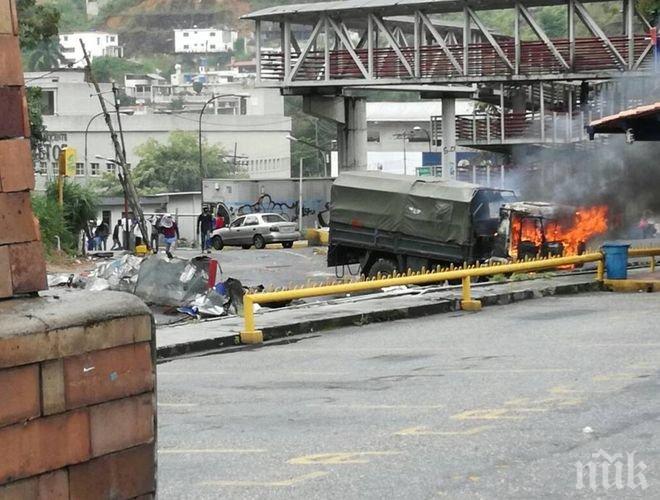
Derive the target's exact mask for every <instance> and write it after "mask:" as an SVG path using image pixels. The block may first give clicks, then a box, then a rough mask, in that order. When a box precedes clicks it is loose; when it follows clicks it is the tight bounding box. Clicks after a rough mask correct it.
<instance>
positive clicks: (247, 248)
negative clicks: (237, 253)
mask: <svg viewBox="0 0 660 500" xmlns="http://www.w3.org/2000/svg"><path fill="white" fill-rule="evenodd" d="M241 248H242V249H243V250H249V249H250V248H252V245H241Z"/></svg>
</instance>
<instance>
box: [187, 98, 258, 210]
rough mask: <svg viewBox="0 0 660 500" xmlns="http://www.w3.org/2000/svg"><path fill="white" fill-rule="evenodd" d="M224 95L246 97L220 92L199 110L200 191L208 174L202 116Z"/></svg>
mask: <svg viewBox="0 0 660 500" xmlns="http://www.w3.org/2000/svg"><path fill="white" fill-rule="evenodd" d="M222 97H246V96H244V95H239V94H220V95H214V96H212V97H211V98H210V99H209V100H208V101H206V102H205V103H204V106H202V110H201V111H200V112H199V127H198V141H199V175H200V178H201V179H202V180H200V191H201V189H202V185H203V184H202V183H203V179H204V176H205V174H206V172H205V170H204V161H203V159H202V117H203V116H204V111H206V107H207V106H208V105H209V104H211V103H212V102H213V101H215V100H216V99H220V98H222ZM202 201H203V200H202Z"/></svg>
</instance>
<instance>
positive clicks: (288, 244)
mask: <svg viewBox="0 0 660 500" xmlns="http://www.w3.org/2000/svg"><path fill="white" fill-rule="evenodd" d="M282 246H283V247H284V248H291V247H292V246H293V241H283V242H282Z"/></svg>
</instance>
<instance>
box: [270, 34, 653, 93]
mask: <svg viewBox="0 0 660 500" xmlns="http://www.w3.org/2000/svg"><path fill="white" fill-rule="evenodd" d="M609 41H610V42H611V45H612V46H613V47H614V48H615V49H616V50H617V51H618V52H619V54H621V55H623V56H626V57H627V56H628V38H627V37H626V36H613V37H610V38H609ZM552 43H553V44H554V46H555V48H556V50H557V52H558V53H559V54H560V55H561V56H562V58H563V59H564V60H565V61H569V58H570V42H569V40H568V39H553V40H552ZM499 45H500V47H501V50H502V52H503V53H504V54H505V56H506V57H507V59H508V60H509V61H514V60H515V42H514V40H513V39H503V40H500V42H499ZM648 45H649V40H648V37H646V36H645V35H635V37H634V40H633V47H634V50H633V54H632V55H633V58H635V61H636V60H637V58H639V57H640V56H641V55H642V54H643V53H644V52H645V51H647V55H648V54H649V52H648V50H647V49H648ZM574 46H575V49H574V59H573V65H572V66H571V68H570V69H566V68H564V67H563V66H562V64H561V62H560V61H559V59H558V58H557V57H556V56H555V55H554V54H553V53H552V52H551V50H550V48H549V47H548V46H547V45H546V44H545V43H543V42H542V41H522V42H521V43H520V59H519V68H518V71H519V73H520V74H524V75H541V74H544V75H545V74H552V73H557V74H558V75H559V74H561V73H580V72H592V71H617V70H618V71H624V70H626V69H627V67H626V64H622V62H621V61H619V60H618V59H617V58H616V57H615V55H614V54H613V53H612V51H611V50H610V49H609V48H608V47H607V46H606V44H605V43H604V42H603V40H601V39H600V38H596V37H590V38H576V39H575V43H574ZM399 51H400V53H401V54H402V56H403V57H404V59H405V60H406V61H407V63H408V66H410V67H413V66H414V64H415V55H416V49H415V48H412V47H401V48H399ZM447 51H449V52H450V53H451V54H452V56H453V58H454V61H455V62H456V63H457V65H458V68H457V67H456V65H454V64H453V62H452V61H451V60H450V58H449V57H448V56H447V53H446V52H445V50H443V49H442V48H441V47H440V46H438V45H421V46H420V47H419V75H418V76H413V75H411V74H410V72H409V71H408V69H407V68H406V65H405V64H404V63H403V62H402V61H401V59H400V58H399V55H398V54H397V52H396V51H395V50H394V49H392V48H389V47H384V48H382V47H381V48H373V49H372V58H373V61H372V64H373V72H372V75H371V76H370V77H371V78H374V79H390V80H391V79H401V80H411V79H434V80H447V81H451V80H452V79H461V78H466V77H468V78H469V77H496V76H510V75H512V74H513V73H514V71H513V69H512V68H510V67H509V66H508V65H507V64H506V63H505V61H504V60H503V59H502V58H501V57H500V55H499V54H498V53H497V51H496V50H495V49H494V48H493V46H492V45H490V44H489V43H471V44H469V45H468V65H467V73H466V74H465V75H463V74H461V71H462V69H463V66H464V64H463V58H464V53H463V46H462V45H455V44H454V45H447ZM353 52H354V54H355V55H356V56H357V58H358V60H359V61H360V62H361V63H362V65H363V67H365V68H366V67H368V64H369V51H368V50H367V49H363V48H360V49H354V51H353ZM299 57H300V54H299V53H296V52H292V53H291V58H290V59H291V63H290V64H291V68H293V67H294V66H295V65H296V63H297V61H298V59H299ZM649 58H650V59H652V58H651V57H650V56H649ZM284 60H285V58H284V53H283V52H281V51H279V52H273V51H268V52H262V53H261V55H260V61H261V66H260V68H261V69H260V78H261V79H262V80H276V81H283V80H284V77H285V62H284ZM328 62H329V67H327V68H326V57H325V52H324V51H322V50H316V51H313V50H310V51H308V52H307V53H306V54H305V56H304V60H303V62H302V63H301V64H300V67H299V68H298V70H297V72H296V74H295V75H294V76H293V78H292V82H304V81H319V80H324V79H327V80H360V79H365V75H364V74H363V73H362V71H361V69H360V67H359V66H358V64H357V63H356V62H355V60H354V59H353V56H352V55H351V53H350V52H349V51H347V50H330V51H329V53H328ZM291 68H289V69H291ZM326 72H328V75H327V78H326Z"/></svg>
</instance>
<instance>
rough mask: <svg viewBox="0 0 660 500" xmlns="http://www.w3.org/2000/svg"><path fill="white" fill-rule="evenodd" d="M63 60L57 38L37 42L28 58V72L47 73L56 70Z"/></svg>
mask: <svg viewBox="0 0 660 500" xmlns="http://www.w3.org/2000/svg"><path fill="white" fill-rule="evenodd" d="M63 60H64V56H63V55H62V47H61V46H60V42H59V40H58V39H57V38H55V37H53V38H50V39H48V40H46V41H43V42H39V43H38V44H37V46H36V47H35V48H34V50H33V51H32V52H31V53H30V55H29V56H28V70H29V71H48V70H49V69H53V68H57V67H58V66H59V65H60V61H63Z"/></svg>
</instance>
